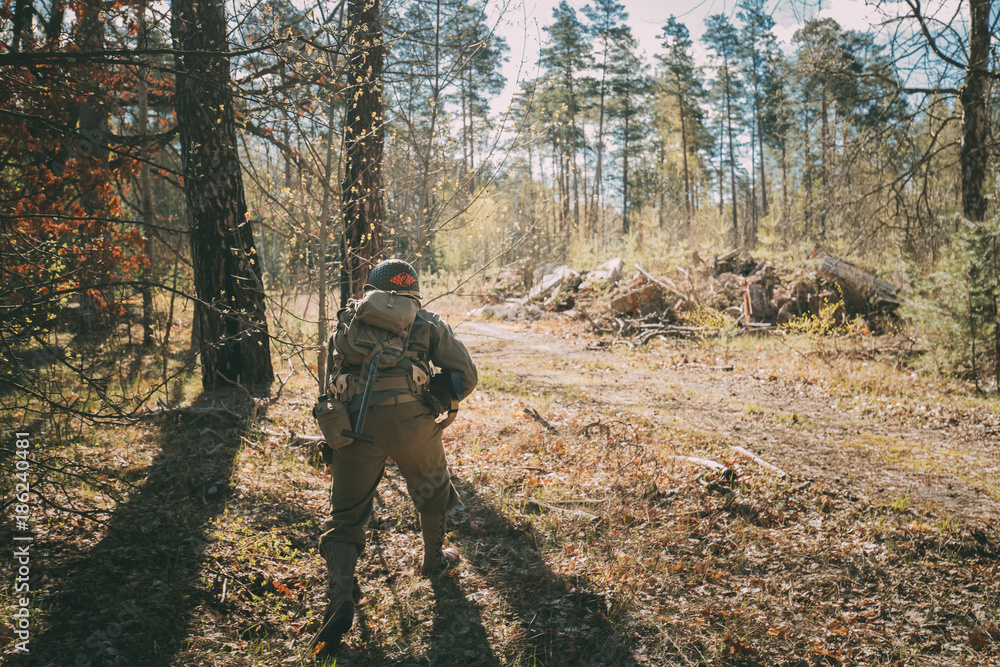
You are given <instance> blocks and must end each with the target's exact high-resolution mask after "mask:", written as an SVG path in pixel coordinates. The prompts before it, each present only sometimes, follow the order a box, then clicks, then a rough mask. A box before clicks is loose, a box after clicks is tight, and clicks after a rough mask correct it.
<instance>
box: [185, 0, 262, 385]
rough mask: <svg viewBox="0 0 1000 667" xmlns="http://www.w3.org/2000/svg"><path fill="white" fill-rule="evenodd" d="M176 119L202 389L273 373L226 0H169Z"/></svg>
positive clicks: (250, 381) (254, 380)
mask: <svg viewBox="0 0 1000 667" xmlns="http://www.w3.org/2000/svg"><path fill="white" fill-rule="evenodd" d="M172 10H173V11H172V20H171V34H172V36H173V40H174V48H175V49H176V51H177V54H178V55H177V84H176V86H177V88H176V107H177V126H178V128H179V129H180V141H181V170H182V173H183V176H184V196H185V202H186V204H187V221H188V228H189V231H190V238H191V263H192V267H193V270H194V284H195V293H196V294H197V297H198V300H197V301H196V302H195V320H196V329H197V332H198V336H197V339H196V340H195V341H194V343H195V345H196V346H197V347H198V349H199V351H200V353H201V383H202V387H203V388H204V389H205V390H211V389H215V388H217V387H221V386H225V385H226V384H228V383H227V382H226V381H227V380H228V381H230V382H237V383H241V384H244V385H248V386H257V387H260V386H261V385H269V384H270V383H271V382H273V380H274V370H273V369H272V367H271V348H270V339H269V338H268V333H267V320H266V316H265V310H264V288H263V285H262V283H261V272H260V264H259V261H258V257H257V249H256V248H255V247H254V238H253V232H252V230H251V228H250V222H249V218H248V215H247V205H246V197H245V195H244V191H243V174H242V172H241V171H240V161H239V154H238V152H237V147H236V119H235V115H234V112H233V99H232V90H231V88H230V85H231V79H230V72H229V57H228V56H227V55H226V54H227V52H228V50H229V46H228V43H227V41H226V16H225V10H224V8H223V3H222V0H173V3H172Z"/></svg>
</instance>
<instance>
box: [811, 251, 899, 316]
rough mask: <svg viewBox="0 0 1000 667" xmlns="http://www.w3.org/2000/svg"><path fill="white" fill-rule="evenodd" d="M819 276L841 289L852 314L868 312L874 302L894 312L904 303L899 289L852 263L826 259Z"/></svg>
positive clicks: (831, 258)
mask: <svg viewBox="0 0 1000 667" xmlns="http://www.w3.org/2000/svg"><path fill="white" fill-rule="evenodd" d="M819 275H820V276H821V277H823V278H825V279H826V280H829V281H830V282H832V283H835V284H836V285H837V286H838V287H839V288H840V294H841V296H843V298H844V305H845V306H846V307H847V309H848V310H849V311H851V312H866V311H867V310H868V307H869V303H870V302H872V301H875V302H877V303H878V304H879V305H881V306H882V307H883V308H886V309H889V310H894V309H895V308H896V307H898V306H899V305H900V304H901V303H902V301H900V300H899V298H898V297H897V293H898V292H899V288H898V287H896V286H895V285H893V284H892V283H889V282H886V281H884V280H880V279H879V278H876V277H875V276H874V275H873V274H871V273H868V272H866V271H862V270H861V269H859V268H858V267H856V266H854V265H853V264H851V263H850V262H845V261H843V260H840V259H836V258H834V257H826V258H825V259H824V260H823V265H822V266H821V267H820V269H819Z"/></svg>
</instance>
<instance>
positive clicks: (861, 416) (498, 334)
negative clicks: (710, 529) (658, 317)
mask: <svg viewBox="0 0 1000 667" xmlns="http://www.w3.org/2000/svg"><path fill="white" fill-rule="evenodd" d="M458 331H459V333H460V335H461V336H462V337H463V340H465V341H467V344H468V345H469V348H470V349H471V350H472V352H473V354H474V355H475V356H476V358H477V359H478V360H480V362H481V363H482V364H483V366H484V371H485V373H484V374H485V375H486V377H487V378H488V377H489V376H490V374H491V373H492V374H498V375H500V376H512V377H514V378H516V381H515V382H516V383H520V384H521V385H522V392H523V393H527V394H530V393H531V392H538V393H539V394H540V396H542V397H544V396H551V395H557V396H559V397H560V399H561V406H562V407H566V408H568V409H570V410H576V411H594V412H597V413H599V414H608V413H611V414H613V413H615V412H618V411H623V412H624V413H625V414H628V415H630V416H631V417H634V418H639V419H642V420H644V421H646V422H648V423H650V424H653V425H657V426H660V427H663V428H665V429H668V430H673V431H682V432H696V433H700V434H701V435H703V436H707V437H708V439H709V440H710V441H711V442H712V443H713V444H717V445H719V446H720V447H725V446H731V445H739V446H743V447H746V448H747V449H750V450H751V451H754V452H756V453H758V454H759V455H760V456H762V457H763V458H764V459H766V460H769V461H771V462H773V463H775V464H776V465H777V466H779V467H780V468H782V469H783V470H785V471H787V472H788V473H789V474H790V475H792V476H793V477H794V478H796V479H800V480H813V481H814V483H816V484H820V485H822V487H823V488H825V489H829V490H831V491H836V492H839V493H841V494H844V495H846V496H848V497H850V496H856V497H859V498H867V499H868V501H869V502H872V503H875V504H882V503H884V504H892V503H897V504H898V503H905V504H907V505H908V506H911V507H914V508H924V509H933V510H934V511H935V514H938V515H945V514H947V515H951V516H954V517H955V518H958V519H960V520H967V519H977V520H985V521H987V522H992V521H996V520H998V518H1000V502H998V500H1000V492H998V488H997V484H998V480H1000V463H998V459H1000V456H998V452H1000V437H998V433H997V431H996V428H995V421H993V422H989V420H988V419H987V420H982V419H977V415H976V414H966V413H963V412H962V411H961V410H960V409H958V408H954V407H953V406H952V407H949V408H948V409H945V410H943V411H942V406H941V405H933V404H931V405H928V404H927V401H926V400H924V401H921V400H919V397H912V399H911V400H905V399H891V400H890V399H888V398H886V397H879V396H871V395H854V396H852V395H850V394H849V393H846V392H845V391H844V390H843V388H840V387H838V388H835V389H831V388H830V387H829V386H827V383H824V382H815V381H812V380H809V379H800V380H799V381H794V380H790V379H788V378H787V377H784V378H779V377H776V376H775V375H774V374H773V373H772V370H771V369H769V368H764V367H760V366H759V365H758V364H757V363H755V361H756V360H755V359H754V358H753V355H748V354H743V355H737V358H735V359H732V360H727V361H726V363H724V364H723V363H714V364H713V363H703V362H696V361H692V359H691V357H693V356H696V355H697V354H698V353H699V351H701V352H703V350H700V349H699V348H697V347H696V346H694V345H693V344H690V343H676V344H674V343H671V344H666V345H661V346H659V347H657V346H654V347H653V348H651V349H649V350H646V351H636V352H632V351H629V350H628V349H627V348H625V347H623V346H615V347H613V348H608V347H604V348H601V347H599V346H597V345H595V343H596V342H597V341H596V340H595V339H592V338H589V337H586V336H583V337H565V336H560V335H556V334H551V333H544V332H536V331H532V330H530V329H528V328H526V327H524V326H519V325H513V324H507V323H496V322H487V321H480V320H469V321H465V322H462V323H461V325H460V326H459V328H458ZM730 369H731V370H730ZM529 388H530V391H529ZM557 400H559V399H557ZM979 416H980V417H981V416H982V415H981V414H980V415H979ZM993 417H995V415H993ZM664 444H665V445H667V446H670V445H671V444H672V443H664ZM683 453H689V452H683Z"/></svg>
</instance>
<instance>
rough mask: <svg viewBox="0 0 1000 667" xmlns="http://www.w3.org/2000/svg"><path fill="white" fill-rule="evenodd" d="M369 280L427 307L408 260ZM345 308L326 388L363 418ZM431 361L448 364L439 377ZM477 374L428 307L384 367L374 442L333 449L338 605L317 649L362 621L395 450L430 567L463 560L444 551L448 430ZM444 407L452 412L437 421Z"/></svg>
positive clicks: (328, 544) (374, 408) (333, 589)
mask: <svg viewBox="0 0 1000 667" xmlns="http://www.w3.org/2000/svg"><path fill="white" fill-rule="evenodd" d="M368 280H369V283H368V284H367V285H365V290H366V293H367V292H368V291H370V290H372V289H375V290H383V291H385V292H396V293H397V295H401V296H403V297H406V298H410V299H414V300H416V302H417V304H418V305H419V302H420V298H421V297H420V291H419V287H418V282H417V274H416V271H414V269H413V267H412V266H411V265H410V264H409V263H407V262H404V261H402V260H398V259H390V260H385V261H383V262H380V263H379V264H378V265H376V266H375V267H374V268H373V269H372V271H371V274H370V275H369V278H368ZM345 311H350V307H349V308H348V309H342V310H341V312H340V313H338V320H339V323H338V331H337V332H336V333H334V335H333V336H332V337H331V338H330V344H329V350H330V352H329V357H328V364H327V366H328V368H329V369H330V371H329V375H328V377H329V378H330V379H331V382H330V386H329V387H328V393H330V394H331V395H334V396H336V397H337V398H338V399H339V400H340V401H341V402H343V403H344V404H346V405H347V408H348V410H349V411H350V413H351V422H352V423H356V420H357V411H358V409H359V408H360V403H361V391H359V390H355V391H354V392H351V391H350V390H349V389H346V388H349V387H354V388H363V386H364V381H365V378H363V377H361V373H362V364H361V363H359V359H358V357H357V354H356V353H353V354H352V351H351V350H350V349H348V343H347V338H348V337H347V335H346V331H347V324H346V323H345V320H346V322H349V321H350V318H351V313H350V312H347V313H345ZM431 364H433V365H434V367H436V368H437V369H441V371H440V372H439V373H438V374H437V375H435V376H434V378H433V380H432V378H431V371H432V368H431ZM477 380H478V375H477V372H476V366H475V364H474V363H473V361H472V358H471V357H470V356H469V352H468V350H467V349H466V348H465V346H464V345H463V344H462V343H461V341H459V340H458V339H457V338H456V337H455V334H454V332H453V331H452V330H451V327H450V326H448V324H447V323H445V322H444V321H443V320H442V319H441V318H440V317H439V316H438V315H436V314H434V313H432V312H429V311H427V310H424V309H420V310H419V311H418V312H417V313H416V317H415V319H414V321H413V324H412V325H411V327H410V330H409V336H408V338H407V339H406V342H405V355H404V356H403V358H402V359H401V360H400V361H399V362H397V363H396V364H395V365H394V366H390V367H388V368H385V367H382V366H381V365H380V366H379V368H378V376H377V380H375V383H374V386H373V387H372V393H371V396H370V398H369V405H370V408H369V410H368V413H367V416H366V421H365V424H366V425H365V428H364V431H365V434H366V435H369V436H373V438H374V441H373V442H370V443H369V442H364V441H360V440H354V441H353V442H352V443H351V444H349V445H347V446H344V447H341V448H339V449H335V450H332V453H331V452H327V454H328V455H330V457H331V461H330V463H331V468H332V474H333V483H332V485H331V488H330V516H329V517H327V519H326V520H325V521H324V523H323V531H324V532H323V533H322V534H321V536H320V541H319V547H320V554H321V555H322V556H323V558H324V559H325V560H326V563H327V572H328V581H329V598H330V602H329V604H328V605H327V608H326V611H325V613H324V615H323V626H322V628H321V629H320V631H319V633H318V634H317V636H316V638H315V639H314V641H313V646H314V647H315V646H316V645H318V644H319V643H320V642H324V643H325V645H326V650H327V651H329V650H332V649H334V648H336V647H337V646H338V645H339V644H340V640H341V638H342V637H343V635H344V634H345V633H346V632H347V631H348V630H349V629H350V627H351V625H352V623H353V621H354V603H355V599H354V597H355V590H356V583H355V579H354V569H355V566H356V564H357V561H358V557H359V556H360V555H361V552H362V551H363V550H364V547H365V525H366V523H367V521H368V518H369V516H370V515H371V511H372V501H373V499H374V496H375V490H376V487H377V486H378V483H379V480H381V479H382V475H383V473H384V470H385V463H386V459H387V458H388V457H390V456H391V457H392V459H393V460H394V461H395V462H396V465H397V466H399V471H400V472H401V473H402V475H403V477H404V478H405V480H406V485H407V490H408V492H409V494H410V497H411V498H412V499H413V503H414V505H415V506H416V509H417V512H418V513H419V515H420V529H421V532H422V534H423V547H424V554H423V565H422V567H421V572H422V574H424V575H425V576H434V575H435V574H437V573H439V572H441V571H442V570H444V569H447V568H449V567H451V566H453V565H455V564H457V562H458V552H457V551H456V550H455V549H451V548H449V549H445V548H444V535H445V514H446V513H447V512H448V511H449V510H451V509H452V508H454V507H455V506H456V505H458V503H459V498H458V493H457V492H456V490H455V487H454V485H453V484H452V482H451V477H450V475H449V472H448V462H447V460H446V458H445V453H444V447H443V446H442V443H441V433H442V431H443V430H444V427H445V426H446V425H447V424H449V423H450V422H451V420H452V419H454V413H455V412H457V409H458V401H460V400H461V399H463V398H465V397H466V396H468V395H469V394H470V393H471V392H472V390H473V388H474V387H475V386H476V382H477ZM449 407H450V408H451V409H450V410H449ZM445 410H449V412H450V414H449V417H448V418H447V419H445V420H444V421H442V422H438V421H436V418H437V416H438V415H439V414H440V413H442V412H444V411H445Z"/></svg>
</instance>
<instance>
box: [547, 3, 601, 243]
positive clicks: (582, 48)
mask: <svg viewBox="0 0 1000 667" xmlns="http://www.w3.org/2000/svg"><path fill="white" fill-rule="evenodd" d="M552 17H553V19H554V22H553V23H552V25H549V26H547V27H546V28H545V31H546V32H547V33H548V34H549V39H548V42H547V43H546V45H545V46H543V47H542V50H541V54H540V61H539V62H540V64H541V66H542V67H544V68H545V70H546V73H547V74H548V77H549V83H548V86H547V98H548V100H549V102H550V104H554V105H558V106H557V108H559V109H561V110H563V111H564V112H565V115H564V116H563V117H562V118H560V120H559V121H557V122H556V123H555V124H554V125H553V128H552V132H553V141H554V142H555V143H556V144H557V145H558V146H559V148H560V151H559V153H560V154H559V157H558V159H559V160H560V161H561V163H562V167H561V170H560V172H561V178H562V180H563V182H564V189H565V194H564V197H563V221H564V224H565V222H566V221H567V220H568V218H569V207H570V200H572V208H573V227H574V228H578V227H579V225H580V181H579V169H578V167H577V157H578V156H577V152H578V151H577V147H578V145H579V143H580V142H581V134H580V129H579V127H578V125H577V121H578V119H579V117H580V90H578V88H579V85H580V84H579V80H578V79H579V77H580V75H581V74H582V73H583V72H584V71H586V70H587V68H588V67H589V66H590V62H591V60H590V52H589V50H588V49H587V45H586V42H585V40H584V35H585V32H584V27H583V24H582V23H580V20H579V18H577V15H576V10H575V9H573V8H572V7H570V5H569V3H568V2H566V0H562V1H561V2H560V3H559V6H558V7H556V8H555V9H554V10H553V11H552ZM563 118H564V120H563ZM571 188H572V195H570V189H571Z"/></svg>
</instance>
